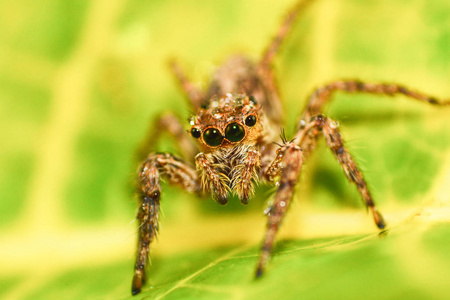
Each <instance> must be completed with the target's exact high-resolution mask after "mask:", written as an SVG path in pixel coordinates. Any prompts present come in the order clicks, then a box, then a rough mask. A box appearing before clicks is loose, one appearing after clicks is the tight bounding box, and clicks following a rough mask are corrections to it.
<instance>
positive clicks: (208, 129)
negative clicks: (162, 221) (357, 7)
mask: <svg viewBox="0 0 450 300" xmlns="http://www.w3.org/2000/svg"><path fill="white" fill-rule="evenodd" d="M309 2H311V1H308V0H307V1H303V2H299V3H298V4H297V5H296V6H295V7H294V8H293V9H292V10H291V11H290V12H289V13H288V14H287V17H286V18H285V20H284V22H283V23H282V25H281V27H280V28H279V30H278V32H277V34H276V36H275V38H274V39H273V40H272V41H271V43H270V44H269V45H268V47H267V48H266V50H265V52H264V53H263V55H262V58H261V59H260V61H259V62H258V63H256V64H254V63H252V62H251V61H250V60H248V59H247V58H246V57H244V56H234V57H232V58H230V59H229V60H228V61H227V62H225V64H224V65H222V66H221V67H220V68H219V69H218V70H217V71H216V73H215V74H214V75H213V77H212V80H211V83H210V86H209V88H208V90H206V91H203V90H199V89H198V88H197V87H196V86H195V85H194V84H193V83H191V82H190V81H189V80H188V79H187V77H186V76H185V73H184V72H183V71H182V70H181V68H180V67H179V65H177V64H176V63H174V62H173V63H172V64H171V67H172V70H173V72H174V74H175V76H176V78H177V79H178V81H179V83H180V85H181V87H182V89H183V91H184V92H185V94H186V96H187V98H188V99H189V101H190V104H191V106H192V108H193V109H194V110H195V111H196V115H195V116H193V117H192V118H191V119H190V125H191V127H190V129H189V131H188V132H189V134H186V131H185V128H184V126H183V125H182V124H181V123H180V122H179V121H178V118H177V117H176V116H175V115H172V114H168V115H167V114H166V115H163V116H161V117H160V118H159V119H157V121H156V126H155V125H154V126H153V128H154V132H153V133H152V134H151V136H150V139H149V140H148V142H147V143H148V144H150V145H153V144H155V142H156V140H157V139H158V137H159V135H160V133H161V131H167V132H169V133H170V134H172V135H173V136H174V137H175V138H176V140H177V142H178V143H179V145H180V148H181V149H182V150H183V151H184V156H185V157H192V158H194V157H195V159H193V162H195V165H196V168H195V167H193V165H192V164H191V162H189V161H184V160H182V159H180V158H177V157H175V156H174V155H172V154H169V153H150V154H148V155H147V154H146V155H147V156H146V159H145V160H144V161H143V163H142V165H141V167H140V170H139V176H138V187H137V193H138V197H139V209H138V214H137V219H138V220H139V229H138V249H137V257H136V264H135V269H134V277H133V281H132V294H133V295H136V294H138V293H139V292H140V291H141V288H142V285H143V284H144V282H145V280H146V268H147V263H148V255H149V249H150V244H151V243H152V241H153V240H154V239H155V237H156V234H157V232H158V219H159V208H160V196H161V184H160V182H161V177H163V176H164V177H165V178H166V179H167V181H168V182H169V183H170V184H175V185H178V186H181V187H182V188H184V189H185V190H186V191H188V192H191V193H202V192H209V193H211V195H212V197H213V199H214V200H215V201H216V202H218V203H219V204H221V205H224V204H226V203H227V202H228V196H229V194H231V193H234V194H236V195H237V196H238V197H239V199H240V201H241V203H242V204H247V203H248V201H249V199H251V198H252V196H253V193H254V184H255V182H257V181H264V182H266V183H268V184H273V185H276V188H277V190H276V193H275V195H274V200H273V202H272V204H271V206H270V207H269V209H267V210H266V212H265V213H266V215H267V218H268V220H267V230H266V233H265V236H264V238H263V242H262V248H261V253H260V256H259V260H258V263H257V266H256V276H257V277H258V276H261V275H262V274H263V272H264V268H265V266H266V265H267V263H268V261H269V258H270V253H271V249H272V246H273V243H274V240H275V236H276V233H277V231H278V229H279V227H280V224H281V222H282V220H283V218H284V216H285V214H286V211H287V209H288V208H289V205H290V202H291V199H292V197H293V194H294V190H295V186H296V185H297V183H298V179H299V175H300V172H301V169H302V165H303V163H304V162H305V161H306V160H307V159H308V157H309V156H310V154H311V152H312V151H313V150H314V149H315V147H316V144H317V141H318V138H319V137H321V136H323V137H324V138H325V141H326V144H327V146H328V147H329V148H330V149H331V151H332V153H333V154H334V156H335V157H336V159H337V160H338V162H339V164H340V165H341V167H342V169H343V170H344V172H345V174H346V176H347V178H348V179H349V180H350V181H351V182H353V183H354V184H355V185H356V188H357V189H358V191H359V193H360V194H361V197H362V198H363V200H364V202H365V204H366V206H367V208H368V209H369V210H370V211H371V213H372V216H373V219H374V222H375V224H376V225H377V227H378V228H379V229H384V228H385V227H386V223H385V221H384V219H383V217H382V215H381V213H380V212H379V211H378V210H377V209H376V207H375V204H374V201H373V199H372V196H371V194H370V191H369V189H368V188H367V184H366V182H365V180H364V178H363V175H362V173H361V171H360V169H359V168H358V167H357V165H356V163H355V161H354V159H353V158H352V156H351V155H350V153H349V152H348V150H347V148H346V147H345V145H344V142H343V138H342V136H341V134H340V131H339V129H338V126H337V122H335V121H333V120H332V119H330V118H328V117H326V116H324V115H323V107H324V105H325V104H326V103H327V102H328V101H330V100H331V99H332V96H333V94H334V93H335V92H337V91H343V92H348V93H371V94H378V95H387V96H394V95H398V94H401V95H404V96H407V97H409V98H412V99H416V100H419V101H423V102H427V103H429V104H434V105H449V104H450V102H439V101H437V100H436V99H435V98H433V97H430V96H428V95H425V94H423V93H420V92H417V91H413V90H411V89H409V88H406V87H404V86H402V85H398V84H393V83H367V82H361V81H357V80H343V81H335V82H331V83H329V84H327V85H324V86H322V87H320V88H318V89H316V90H315V91H314V92H313V93H312V94H311V96H310V98H309V100H308V102H307V105H306V108H305V110H304V112H303V114H302V116H301V117H300V120H299V122H298V125H297V131H296V133H295V135H294V136H293V137H292V139H286V138H285V137H284V135H282V143H281V144H277V143H276V142H277V141H278V140H279V137H278V136H279V133H280V128H282V127H283V124H282V119H283V118H282V116H283V111H282V108H281V107H282V106H281V102H280V97H279V94H278V91H277V87H276V84H275V78H274V73H273V69H272V63H273V59H274V57H275V55H276V54H277V53H278V50H279V48H280V46H281V44H282V43H283V41H284V40H285V37H286V36H287V34H288V33H289V31H290V30H291V28H292V24H293V22H294V21H295V19H296V17H297V16H298V14H299V12H301V11H302V10H303V9H304V8H305V6H306V5H308V4H309ZM193 140H194V141H195V142H196V145H195V144H194V143H193ZM199 151H200V152H199Z"/></svg>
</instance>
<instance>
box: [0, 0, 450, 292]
mask: <svg viewBox="0 0 450 300" xmlns="http://www.w3.org/2000/svg"><path fill="white" fill-rule="evenodd" d="M294 2H295V1H292V0H283V1H275V2H274V1H269V0H260V1H256V0H245V1H225V0H220V1H194V0H186V1H182V2H180V1H175V0H168V1H161V0H158V1H123V0H117V1H107V0H97V1H75V2H73V3H72V2H70V3H69V2H67V3H66V2H63V1H58V0H47V1H35V2H30V1H25V0H18V1H0V25H1V26H0V99H1V100H0V122H1V127H2V130H1V131H0V139H1V141H2V147H0V166H1V167H0V266H1V267H0V298H1V299H125V298H130V299H131V298H133V299H141V298H146V299H211V298H214V299H221V298H223V299H230V298H232V299H265V298H282V299H447V298H448V295H449V293H450V288H449V287H448V284H447V278H448V277H449V275H450V274H449V273H450V271H449V270H450V262H449V256H448V253H449V252H450V238H449V237H450V224H449V221H450V189H449V187H450V122H449V115H450V110H449V108H448V107H431V106H428V105H425V104H423V103H417V102H414V101H411V100H409V99H406V98H405V97H395V98H390V97H377V96H373V95H348V94H338V95H336V97H335V100H334V101H333V103H331V104H330V106H329V107H328V108H327V109H326V114H327V115H329V116H330V117H332V118H334V119H336V120H339V122H340V129H341V131H342V134H343V136H344V138H345V140H346V142H347V146H348V147H349V149H350V151H351V153H352V154H353V155H354V157H355V159H356V160H357V162H358V164H359V165H360V167H361V169H362V170H363V171H364V174H365V178H366V179H367V181H368V183H369V185H370V188H371V192H372V193H373V195H374V197H375V200H376V202H377V205H378V207H379V209H380V210H381V211H382V212H383V214H384V215H385V217H386V219H387V222H388V224H389V228H388V230H387V231H386V232H383V233H380V234H379V233H378V232H377V229H376V228H375V226H374V225H373V221H372V220H371V217H370V216H369V215H367V214H366V213H365V211H364V207H363V204H362V203H361V201H360V197H359V195H358V193H357V191H356V189H355V187H354V186H353V185H351V184H349V183H348V182H347V180H346V179H345V176H344V175H343V173H342V171H341V170H340V168H339V165H338V164H337V162H336V161H335V159H334V157H333V156H332V154H331V153H330V151H329V150H328V149H326V147H325V146H324V145H323V143H321V144H320V145H319V146H320V147H319V149H318V150H317V151H316V152H315V153H314V154H313V155H312V157H311V158H310V159H309V160H308V161H307V162H306V165H305V168H304V172H303V173H302V178H301V180H300V182H299V186H298V188H297V193H296V196H295V199H294V201H293V204H292V207H291V209H290V211H289V214H288V215H287V217H286V219H285V220H284V222H283V227H282V228H281V231H280V233H279V236H278V244H277V245H276V247H275V250H274V252H273V257H272V260H271V262H270V264H269V266H268V269H267V272H266V274H265V276H263V277H262V278H261V279H259V280H255V279H254V278H253V274H254V271H255V270H254V268H255V264H256V261H257V259H258V252H259V245H260V244H259V243H260V241H261V238H262V236H263V233H264V228H265V217H264V216H263V214H262V211H263V210H264V207H265V205H266V202H267V200H268V198H270V197H268V194H269V193H270V191H271V190H272V188H271V187H261V188H260V189H259V190H258V192H257V195H256V197H255V199H253V200H252V202H251V203H250V204H249V205H248V206H245V207H243V206H241V205H240V204H239V203H238V201H237V199H231V200H232V201H231V202H230V204H229V205H228V206H227V207H221V206H218V205H216V204H215V203H214V202H213V201H212V200H211V199H209V197H206V198H205V199H203V200H197V198H196V197H195V196H193V195H188V194H186V193H185V192H183V191H181V190H180V189H177V188H172V187H169V186H164V187H163V194H162V210H163V217H162V220H161V230H160V236H159V238H158V241H157V242H155V244H154V246H153V251H152V265H151V266H150V269H149V282H148V283H147V284H146V285H145V286H144V289H143V291H142V293H141V294H140V295H139V296H135V297H132V296H131V293H130V289H131V277H132V272H133V270H132V268H133V262H134V257H133V255H134V251H135V250H134V247H135V244H136V234H135V232H136V222H132V221H133V219H134V213H135V204H136V203H135V201H134V199H133V196H132V188H131V186H132V183H133V182H134V178H135V169H136V165H135V162H134V160H133V157H134V153H135V150H136V148H137V147H138V145H139V144H140V142H141V141H142V140H143V138H144V137H145V133H146V130H147V128H148V126H149V124H150V121H151V120H152V119H154V118H155V117H156V116H157V115H158V114H160V113H162V112H163V111H169V110H173V111H176V112H178V113H179V114H180V115H181V116H182V117H183V118H185V117H187V116H188V114H189V111H188V106H187V104H186V101H184V100H183V96H182V95H181V93H180V92H179V90H178V89H177V87H176V84H175V83H174V80H173V78H172V76H171V74H170V72H169V71H168V68H167V63H166V62H167V61H168V60H169V59H170V58H172V57H177V58H179V60H180V61H181V64H182V65H183V66H184V67H185V68H186V70H188V71H189V74H190V75H191V76H192V78H193V80H194V81H195V82H203V83H202V84H203V86H206V85H207V83H208V81H207V78H208V75H209V74H210V70H211V69H212V67H213V66H217V65H219V64H220V62H221V61H223V60H224V59H226V57H228V56H229V55H232V54H234V53H246V54H248V55H249V56H250V57H251V58H253V59H257V58H258V57H259V55H260V54H261V52H262V50H263V49H264V47H266V45H267V43H268V41H269V40H270V38H271V37H272V36H273V34H274V33H275V31H276V29H277V26H278V24H280V21H281V19H282V17H283V15H284V14H285V13H286V12H287V10H288V9H289V8H290V7H291V6H292V5H293V3H294ZM448 11H450V3H448V1H444V0H438V1H433V3H432V5H431V4H430V3H429V2H426V1H425V0H413V1H405V0H392V1H389V2H386V1H381V0H377V1H360V0H323V1H321V0H318V1H315V2H314V3H313V4H312V5H311V7H310V8H309V9H308V10H307V11H305V13H304V14H303V16H302V18H301V19H300V20H299V22H298V23H297V24H296V26H295V30H294V31H293V33H292V35H291V36H290V38H289V41H288V42H287V43H286V44H285V47H284V48H283V50H282V52H281V54H280V56H279V57H278V58H277V60H276V62H275V69H276V74H277V78H278V84H279V88H280V90H281V93H282V96H283V99H284V102H283V105H284V108H285V111H286V131H287V133H290V134H292V133H293V129H294V128H295V123H296V120H297V118H298V116H299V115H300V113H301V110H302V109H303V107H304V104H305V101H306V99H307V98H308V96H309V95H310V93H311V92H312V91H313V90H314V88H316V87H318V86H320V85H322V84H324V83H327V82H331V81H333V80H337V79H342V78H357V79H360V80H364V81H381V82H397V83H401V84H404V85H406V86H408V87H411V88H414V89H417V90H420V91H423V92H426V93H429V94H430V95H432V96H435V97H437V98H449V95H450V87H449V84H448V78H450V60H449V59H448V53H450V23H449V20H450V19H449V18H448V17H447V12H448ZM158 148H159V149H160V150H161V151H171V152H176V151H177V148H176V146H175V143H174V142H173V140H172V139H171V138H170V137H168V136H165V137H164V138H163V140H162V141H161V143H160V145H158Z"/></svg>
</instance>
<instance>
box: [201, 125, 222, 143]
mask: <svg viewBox="0 0 450 300" xmlns="http://www.w3.org/2000/svg"><path fill="white" fill-rule="evenodd" d="M203 140H204V141H205V143H207V144H208V145H209V146H211V147H216V146H219V145H220V144H222V140H223V136H222V134H221V133H220V131H219V130H218V129H216V128H208V129H206V130H205V132H203Z"/></svg>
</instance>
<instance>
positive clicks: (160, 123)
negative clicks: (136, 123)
mask: <svg viewBox="0 0 450 300" xmlns="http://www.w3.org/2000/svg"><path fill="white" fill-rule="evenodd" d="M165 132H168V133H169V134H170V135H171V136H172V137H173V140H174V141H175V142H176V144H177V146H178V148H179V151H180V154H181V156H182V157H183V158H184V159H186V160H187V161H190V162H192V163H193V157H194V156H195V155H196V154H197V153H198V147H197V146H196V145H195V143H194V142H193V141H192V138H191V137H190V135H189V134H188V133H187V132H186V129H185V128H184V126H183V123H182V122H181V121H180V118H179V117H178V116H177V115H175V114H173V113H164V114H161V115H159V116H158V117H157V118H156V119H155V121H154V122H151V123H150V126H149V128H148V130H147V135H146V138H145V140H144V141H143V142H142V143H141V145H140V146H139V148H138V150H137V151H136V152H137V153H136V156H137V159H138V162H142V161H143V160H144V159H145V158H146V157H147V155H148V154H149V153H151V152H152V151H155V146H156V144H157V142H158V140H159V138H160V137H161V135H162V134H163V133H165Z"/></svg>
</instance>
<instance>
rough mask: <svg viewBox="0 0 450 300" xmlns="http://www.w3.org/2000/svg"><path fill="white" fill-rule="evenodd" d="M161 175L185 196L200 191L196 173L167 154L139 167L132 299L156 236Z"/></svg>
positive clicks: (155, 156)
mask: <svg viewBox="0 0 450 300" xmlns="http://www.w3.org/2000/svg"><path fill="white" fill-rule="evenodd" d="M162 175H164V176H165V177H166V178H167V179H168V181H169V183H170V184H175V185H179V186H181V187H182V188H184V189H185V190H186V191H188V192H191V193H195V192H199V191H201V185H200V179H199V178H198V175H197V171H196V170H195V169H194V168H192V167H191V166H190V165H189V164H187V163H186V162H184V161H182V160H180V159H178V158H176V157H174V156H172V155H171V154H168V153H155V154H150V155H149V156H148V158H147V159H146V160H145V161H144V163H143V164H142V166H141V168H140V170H139V177H138V182H137V185H138V187H137V193H138V197H139V208H138V213H137V219H138V221H139V229H138V246H137V252H136V263H135V266H134V276H133V281H132V286H131V293H132V294H133V295H136V294H138V293H139V292H140V291H141V288H142V285H143V284H144V283H145V280H146V269H147V265H148V259H149V252H150V244H151V243H152V241H153V240H154V239H155V237H156V235H157V233H158V226H159V225H158V219H159V206H160V195H161V185H160V178H161V176H162Z"/></svg>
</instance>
